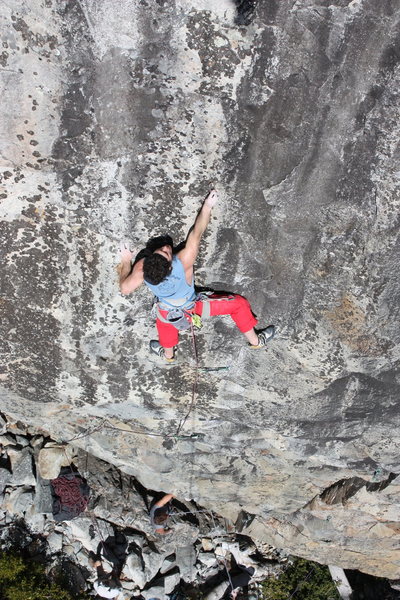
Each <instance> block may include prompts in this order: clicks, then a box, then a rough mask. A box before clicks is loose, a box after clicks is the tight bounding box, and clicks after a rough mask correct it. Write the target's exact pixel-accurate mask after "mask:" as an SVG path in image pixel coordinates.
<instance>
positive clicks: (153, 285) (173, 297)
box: [119, 190, 275, 363]
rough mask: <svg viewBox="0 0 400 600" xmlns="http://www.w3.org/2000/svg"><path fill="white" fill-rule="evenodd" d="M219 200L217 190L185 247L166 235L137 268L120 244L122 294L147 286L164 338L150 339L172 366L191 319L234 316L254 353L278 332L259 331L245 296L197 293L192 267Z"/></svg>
mask: <svg viewBox="0 0 400 600" xmlns="http://www.w3.org/2000/svg"><path fill="white" fill-rule="evenodd" d="M217 200H218V194H217V192H216V191H215V190H211V191H210V192H209V194H208V195H207V196H206V198H205V200H204V202H203V205H202V207H201V209H200V212H199V213H198V215H197V218H196V220H195V222H194V225H193V227H192V228H191V230H190V232H189V235H188V237H187V240H186V244H185V246H184V248H183V249H181V250H179V251H178V252H176V253H174V249H173V242H172V239H171V238H170V237H169V236H166V237H165V238H164V239H163V238H160V239H159V240H160V241H159V243H158V244H157V243H156V244H155V246H156V247H154V243H152V241H151V242H150V244H148V245H147V250H145V251H142V252H143V258H140V256H141V255H142V252H141V253H140V254H139V255H138V257H137V260H136V261H135V263H134V265H133V267H132V260H133V257H134V255H133V253H132V252H131V250H130V249H129V246H128V244H122V246H121V262H120V265H119V276H120V278H119V285H120V290H121V293H122V294H124V295H126V294H131V293H132V292H134V291H135V290H136V289H137V288H138V287H139V286H141V285H142V283H145V284H146V285H147V287H148V288H149V289H150V290H151V291H152V292H153V293H154V295H155V296H156V297H157V308H158V312H157V320H156V326H157V331H158V336H159V339H158V340H151V341H150V349H151V351H152V352H154V353H156V354H158V355H159V356H160V357H162V358H163V359H164V360H165V361H166V362H168V363H172V362H174V360H175V349H176V346H177V344H178V339H179V338H178V336H179V333H178V332H179V330H182V329H187V328H189V327H190V321H191V320H193V323H194V324H196V323H195V319H199V317H201V316H203V318H204V317H205V316H214V315H230V316H231V317H232V319H233V321H234V322H235V323H236V325H237V327H238V328H239V330H240V331H241V332H242V333H243V334H244V335H245V337H246V339H247V341H248V345H249V347H250V348H252V349H259V348H263V347H264V346H265V345H266V343H267V342H268V341H269V340H270V339H271V338H272V337H273V336H274V333H275V328H274V326H273V325H270V326H268V327H267V328H266V329H264V330H261V331H258V332H257V331H256V330H255V329H254V327H255V326H256V325H257V320H256V318H255V317H254V315H253V313H252V311H251V307H250V304H249V302H248V300H246V298H244V297H243V296H239V295H238V294H224V293H212V294H211V295H205V294H200V295H197V294H196V292H195V288H194V274H193V266H194V263H195V260H196V258H197V255H198V253H199V246H200V240H201V237H202V235H203V233H204V232H205V230H206V227H207V225H208V223H209V221H210V217H211V212H212V209H213V207H214V205H215V204H216V202H217ZM155 240H157V238H155ZM153 242H154V240H153ZM196 315H198V316H197V317H196Z"/></svg>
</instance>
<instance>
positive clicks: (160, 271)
mask: <svg viewBox="0 0 400 600" xmlns="http://www.w3.org/2000/svg"><path fill="white" fill-rule="evenodd" d="M171 261H172V246H170V245H167V244H166V245H165V246H162V247H161V248H158V249H157V250H154V252H153V254H150V255H149V256H146V257H145V259H144V261H143V277H144V279H145V280H146V281H148V282H149V283H152V284H153V285H158V284H159V283H161V282H162V281H163V280H164V279H165V278H166V277H167V275H168V274H169V273H170V271H171Z"/></svg>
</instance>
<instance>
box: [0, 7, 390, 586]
mask: <svg viewBox="0 0 400 600" xmlns="http://www.w3.org/2000/svg"><path fill="white" fill-rule="evenodd" d="M217 5H218V6H217ZM1 12H2V25H3V31H4V35H3V44H2V45H3V48H2V52H1V55H0V57H1V59H0V64H1V72H2V81H3V92H2V100H3V106H6V107H7V109H6V110H4V111H3V114H2V118H1V120H0V121H1V123H0V126H1V136H0V137H1V140H2V150H1V161H2V169H1V175H2V190H1V194H0V195H1V218H2V222H1V229H2V231H1V235H2V241H3V247H4V256H5V258H4V261H3V269H2V273H3V278H2V297H1V313H2V318H1V323H2V331H1V333H2V335H1V339H2V347H3V356H4V359H5V360H3V361H2V363H3V366H2V372H1V373H0V378H1V383H2V392H1V394H2V395H1V409H2V410H3V412H4V413H5V414H7V415H8V416H9V417H11V418H12V419H13V420H14V421H15V424H16V425H15V426H16V432H18V431H17V430H18V429H20V430H22V431H23V429H24V427H23V426H24V424H25V425H26V426H29V428H30V431H31V432H32V433H38V434H39V433H43V434H44V435H48V434H49V433H50V434H51V436H52V437H53V438H55V439H57V440H58V441H69V440H73V444H74V446H76V447H81V448H83V449H85V450H86V451H87V452H89V453H91V454H93V455H94V456H97V457H99V458H102V459H104V460H106V461H109V462H111V463H113V464H114V465H116V466H118V467H119V468H120V469H121V470H123V471H125V472H126V473H127V474H131V475H134V476H135V477H136V478H137V479H138V480H139V481H140V482H141V483H142V484H143V485H144V486H145V487H147V488H149V489H153V490H155V489H157V490H164V491H172V492H174V493H175V495H176V496H178V497H181V498H182V499H184V498H186V499H194V500H195V501H196V502H198V503H199V504H201V505H202V506H204V507H207V508H213V509H214V510H216V511H217V512H218V513H219V514H222V515H224V516H226V517H228V518H230V519H232V520H233V521H236V527H237V529H238V530H242V531H246V532H247V533H248V534H249V535H252V536H253V537H254V539H262V540H265V541H267V542H269V543H272V544H274V545H275V546H279V547H284V548H285V549H287V550H288V551H290V552H292V553H294V554H299V555H301V556H305V557H309V558H313V559H315V560H317V561H320V562H330V563H331V564H336V565H340V566H343V567H348V568H353V569H354V568H355V569H360V570H362V571H366V572H369V573H373V574H377V575H385V576H387V577H389V578H396V577H398V576H399V570H400V558H399V552H398V547H399V541H400V537H399V531H400V514H399V479H398V477H397V474H398V473H400V465H399V458H398V457H399V446H400V436H399V433H398V432H399V424H400V423H399V421H400V418H399V417H400V412H399V408H398V397H399V385H400V384H399V375H398V363H399V348H400V346H399V342H400V333H399V328H398V320H399V296H400V285H399V278H398V255H399V253H398V250H399V238H398V207H399V193H398V192H399V190H398V161H397V159H398V139H399V123H400V119H399V106H400V103H399V97H398V96H399V91H398V90H399V66H398V59H399V12H400V11H399V7H398V3H397V2H394V1H392V0H382V1H380V2H375V1H374V0H353V1H351V2H350V1H348V0H333V1H332V2H331V3H329V5H328V3H326V2H322V1H319V0H315V1H313V2H311V1H308V0H298V1H296V2H291V3H287V2H277V1H276V0H268V1H267V2H261V1H260V2H258V3H257V2H255V1H249V2H232V1H231V0H221V1H220V2H218V3H215V2H211V0H200V1H199V2H196V3H192V2H189V1H186V0H175V1H174V2H166V1H164V0H141V1H137V0H121V2H118V3H117V4H116V3H112V2H106V1H105V0H99V1H98V2H95V3H93V2H90V1H89V0H81V2H68V3H67V2H61V1H56V0H32V1H30V2H26V1H24V0H13V1H12V2H8V3H6V4H5V5H4V6H3V7H2V9H1ZM209 185H215V186H216V187H218V189H219V190H220V193H221V201H220V203H219V205H218V206H217V207H216V208H215V210H214V217H213V219H212V222H211V223H210V226H209V228H208V231H207V233H206V235H205V237H204V240H203V243H202V247H201V252H200V256H199V259H198V263H197V270H196V273H197V283H198V284H199V285H208V286H210V287H213V288H214V289H221V290H232V291H235V292H239V293H242V294H243V295H245V296H246V297H247V298H248V299H249V300H250V301H251V304H252V307H253V310H254V312H255V313H256V314H257V315H259V318H260V324H261V325H267V324H268V323H271V322H273V323H275V324H276V325H277V327H278V332H279V335H278V336H277V338H276V340H274V341H273V342H272V343H271V345H270V347H269V348H268V350H267V352H264V351H262V352H258V353H255V352H254V353H253V352H252V351H250V350H248V349H247V348H246V346H245V344H244V340H243V339H242V337H241V335H240V333H239V332H238V331H237V330H236V329H235V328H234V326H233V324H232V322H231V321H230V319H229V318H221V319H215V320H214V319H212V320H209V321H208V322H207V323H206V324H205V326H204V328H203V330H202V331H201V332H200V333H199V334H197V347H198V353H199V360H200V365H201V367H203V368H204V367H207V368H216V367H227V368H226V369H225V370H220V371H205V372H204V371H202V372H201V373H200V380H199V385H198V389H197V394H196V398H195V402H194V403H193V402H192V383H193V380H194V376H195V368H194V367H195V363H194V358H193V355H192V350H191V340H190V337H188V336H185V335H182V340H181V352H180V355H179V361H178V363H177V364H176V366H173V367H171V366H164V365H160V364H159V363H158V362H157V360H156V357H154V359H153V358H152V357H149V354H148V342H149V339H151V338H154V337H155V328H154V325H153V320H152V317H151V316H150V309H151V304H152V299H151V295H150V294H149V292H147V291H146V290H145V289H141V290H139V291H137V292H136V293H135V294H134V295H133V296H132V297H129V298H124V297H122V296H121V295H120V294H119V293H118V286H117V274H116V271H115V265H116V263H117V261H118V258H117V252H116V250H117V247H118V243H119V241H120V240H121V239H130V240H131V241H132V243H133V244H134V245H136V246H137V247H141V246H143V245H144V244H145V242H146V241H147V239H148V238H149V237H150V236H152V235H156V234H161V233H163V232H169V233H170V234H171V235H172V236H173V237H174V240H175V241H176V242H179V241H180V240H182V239H183V238H184V237H185V235H186V233H187V231H188V228H189V226H190V225H191V224H192V221H193V219H194V216H195V214H196V211H197V209H198V208H199V206H200V201H201V199H202V197H204V195H205V193H206V191H207V189H208V187H209Z"/></svg>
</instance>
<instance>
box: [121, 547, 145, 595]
mask: <svg viewBox="0 0 400 600" xmlns="http://www.w3.org/2000/svg"><path fill="white" fill-rule="evenodd" d="M122 575H123V576H124V577H126V578H127V579H130V580H131V581H133V582H134V583H135V584H136V585H137V586H138V587H139V588H140V589H142V588H144V586H145V584H146V582H147V580H146V575H145V572H144V569H143V562H142V560H141V558H140V557H139V556H138V555H137V554H136V553H135V552H131V553H130V554H129V556H128V557H127V559H126V561H125V564H124V567H123V569H122Z"/></svg>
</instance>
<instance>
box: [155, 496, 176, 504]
mask: <svg viewBox="0 0 400 600" xmlns="http://www.w3.org/2000/svg"><path fill="white" fill-rule="evenodd" d="M173 497H174V496H173V495H172V494H165V496H163V497H162V498H161V500H159V501H158V502H156V503H155V504H154V506H157V507H160V506H165V505H166V504H168V502H171V500H172V498H173Z"/></svg>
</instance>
